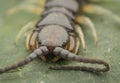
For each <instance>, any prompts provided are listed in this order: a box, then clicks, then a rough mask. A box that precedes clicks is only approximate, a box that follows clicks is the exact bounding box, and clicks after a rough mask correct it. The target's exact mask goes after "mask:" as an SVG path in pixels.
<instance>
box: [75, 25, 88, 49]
mask: <svg viewBox="0 0 120 83" xmlns="http://www.w3.org/2000/svg"><path fill="white" fill-rule="evenodd" d="M75 31H76V33H77V34H78V37H79V39H80V40H81V43H82V46H83V49H84V50H86V44H85V38H84V34H83V31H82V29H81V27H80V26H79V25H76V27H75Z"/></svg>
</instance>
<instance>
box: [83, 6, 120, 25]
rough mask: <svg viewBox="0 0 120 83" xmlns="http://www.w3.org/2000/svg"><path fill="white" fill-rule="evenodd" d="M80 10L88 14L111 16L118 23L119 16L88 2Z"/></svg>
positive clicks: (119, 20)
mask: <svg viewBox="0 0 120 83" xmlns="http://www.w3.org/2000/svg"><path fill="white" fill-rule="evenodd" d="M82 11H83V12H85V13H89V14H98V15H103V14H104V15H107V16H110V17H112V18H113V19H114V20H116V21H117V22H119V23H120V17H119V16H117V15H116V14H114V13H113V12H111V11H109V10H107V9H105V8H103V7H101V6H97V5H93V4H88V5H84V6H83V8H82Z"/></svg>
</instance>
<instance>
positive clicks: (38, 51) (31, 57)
mask: <svg viewBox="0 0 120 83" xmlns="http://www.w3.org/2000/svg"><path fill="white" fill-rule="evenodd" d="M47 53H48V49H47V48H46V46H42V47H40V48H38V49H36V50H35V51H34V52H33V53H31V54H30V55H29V56H28V57H26V58H25V59H24V60H21V61H19V62H18V63H16V64H13V65H10V66H7V67H5V68H2V69H0V74H2V73H5V72H8V71H10V70H13V69H16V68H18V67H22V66H24V65H27V64H28V63H30V62H31V61H33V60H34V59H36V58H37V57H40V56H41V55H44V54H47Z"/></svg>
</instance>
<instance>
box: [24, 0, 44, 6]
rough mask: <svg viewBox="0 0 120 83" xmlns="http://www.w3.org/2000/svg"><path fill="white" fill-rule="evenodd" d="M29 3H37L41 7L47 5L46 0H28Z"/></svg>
mask: <svg viewBox="0 0 120 83" xmlns="http://www.w3.org/2000/svg"><path fill="white" fill-rule="evenodd" d="M26 1H27V2H28V3H32V4H36V5H39V6H41V7H43V6H44V5H45V2H46V0H26Z"/></svg>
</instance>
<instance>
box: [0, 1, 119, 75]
mask: <svg viewBox="0 0 120 83" xmlns="http://www.w3.org/2000/svg"><path fill="white" fill-rule="evenodd" d="M26 1H31V0H26ZM92 1H94V0H38V2H36V3H37V4H39V5H42V6H43V5H44V7H38V6H33V5H27V6H24V5H20V6H18V7H15V8H12V9H10V10H8V12H7V14H8V15H10V14H12V13H14V12H16V11H18V10H21V9H25V10H28V11H31V12H34V13H36V14H40V16H41V17H40V18H39V20H38V21H37V23H36V21H35V25H33V23H34V22H33V21H32V22H30V23H28V24H27V25H25V26H24V27H23V28H22V29H21V30H20V32H19V33H18V35H17V37H16V41H15V42H18V40H19V38H20V37H21V35H22V34H23V33H24V32H25V31H26V30H27V29H31V27H32V29H33V30H32V31H31V33H29V34H28V35H27V38H26V47H27V49H28V50H30V51H31V53H30V54H29V55H28V56H27V57H25V58H24V59H23V60H21V61H19V62H18V63H15V64H12V65H9V66H7V67H5V68H0V74H3V73H6V72H8V71H11V70H14V69H16V68H18V67H22V66H25V65H27V64H28V63H30V62H32V61H33V60H35V59H36V58H38V59H40V60H42V61H52V62H57V61H59V60H61V59H63V60H70V61H75V62H78V63H84V64H92V65H94V64H95V65H103V66H104V67H103V68H97V67H87V66H84V65H83V66H81V65H72V66H68V65H63V66H62V65H61V66H50V67H49V69H52V70H81V71H88V72H108V71H109V70H110V66H109V64H108V63H107V62H106V61H104V60H100V59H94V58H86V57H82V56H78V55H77V52H78V49H79V46H80V45H82V48H83V49H84V50H85V49H86V44H85V38H84V33H83V30H82V28H81V27H82V26H81V25H82V24H86V25H88V26H89V27H90V29H91V30H92V32H93V37H94V40H95V43H97V42H98V37H97V33H96V31H95V27H94V24H93V23H92V21H91V20H90V18H89V17H87V16H82V15H80V14H79V13H81V12H87V13H99V12H96V11H100V10H101V13H109V11H107V10H106V9H104V8H102V7H99V6H96V5H91V4H89V3H91V2H92ZM98 1H99V0H98ZM32 3H34V1H33V2H32ZM110 14H112V13H110ZM112 16H113V17H115V19H116V18H117V16H116V15H113V14H112ZM117 20H119V19H117ZM34 26H35V27H34Z"/></svg>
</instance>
